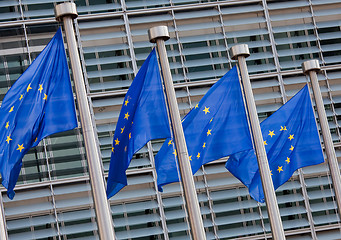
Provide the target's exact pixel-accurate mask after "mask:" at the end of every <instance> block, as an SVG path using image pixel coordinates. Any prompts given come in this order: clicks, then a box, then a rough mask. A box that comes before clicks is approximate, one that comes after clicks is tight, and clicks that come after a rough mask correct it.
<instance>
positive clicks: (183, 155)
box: [148, 26, 206, 240]
mask: <svg viewBox="0 0 341 240" xmlns="http://www.w3.org/2000/svg"><path fill="white" fill-rule="evenodd" d="M148 34H149V41H150V42H152V43H156V45H157V49H158V54H159V57H160V65H161V69H162V75H163V81H164V85H165V89H166V99H167V103H168V109H169V115H170V118H171V126H172V130H173V136H174V141H175V147H176V150H177V157H178V160H179V167H180V175H181V182H182V185H183V188H184V195H185V201H186V206H187V212H188V216H189V223H190V227H191V233H192V238H193V239H194V240H204V239H206V235H205V231H204V224H203V221H202V217H201V212H200V208H199V201H198V197H197V193H196V190H195V185H194V180H193V177H192V175H193V173H192V169H191V165H190V163H189V157H188V152H187V146H186V141H185V136H184V131H183V129H182V124H181V118H180V113H179V107H178V103H177V101H176V96H175V90H174V86H173V80H172V75H171V72H170V68H169V62H168V57H167V52H166V47H165V41H167V40H168V39H169V32H168V28H167V26H157V27H153V28H150V29H149V31H148Z"/></svg>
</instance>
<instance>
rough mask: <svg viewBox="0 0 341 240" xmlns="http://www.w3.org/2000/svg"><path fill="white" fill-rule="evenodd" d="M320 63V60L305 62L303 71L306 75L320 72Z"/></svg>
mask: <svg viewBox="0 0 341 240" xmlns="http://www.w3.org/2000/svg"><path fill="white" fill-rule="evenodd" d="M320 69H321V67H320V63H319V61H318V60H316V59H313V60H309V61H305V62H303V63H302V71H303V73H304V74H308V72H309V71H317V72H318V71H320Z"/></svg>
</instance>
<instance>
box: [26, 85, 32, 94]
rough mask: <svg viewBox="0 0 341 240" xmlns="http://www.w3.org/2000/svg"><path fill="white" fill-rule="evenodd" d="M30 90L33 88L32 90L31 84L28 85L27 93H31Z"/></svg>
mask: <svg viewBox="0 0 341 240" xmlns="http://www.w3.org/2000/svg"><path fill="white" fill-rule="evenodd" d="M30 89H32V88H31V83H30V84H28V86H27V89H26V91H27V92H28V91H30Z"/></svg>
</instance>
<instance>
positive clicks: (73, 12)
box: [54, 2, 78, 22]
mask: <svg viewBox="0 0 341 240" xmlns="http://www.w3.org/2000/svg"><path fill="white" fill-rule="evenodd" d="M54 13H55V16H56V20H57V21H58V22H62V21H63V17H65V16H70V17H71V18H72V19H75V18H77V17H78V13H77V9H76V4H75V3H72V2H66V3H61V4H58V5H57V6H56V7H55V9H54Z"/></svg>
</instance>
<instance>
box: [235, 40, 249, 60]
mask: <svg viewBox="0 0 341 240" xmlns="http://www.w3.org/2000/svg"><path fill="white" fill-rule="evenodd" d="M239 56H244V57H246V58H247V57H248V56H250V51H249V46H248V45H247V44H238V45H235V46H233V47H231V58H232V59H233V60H237V59H238V57H239Z"/></svg>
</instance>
